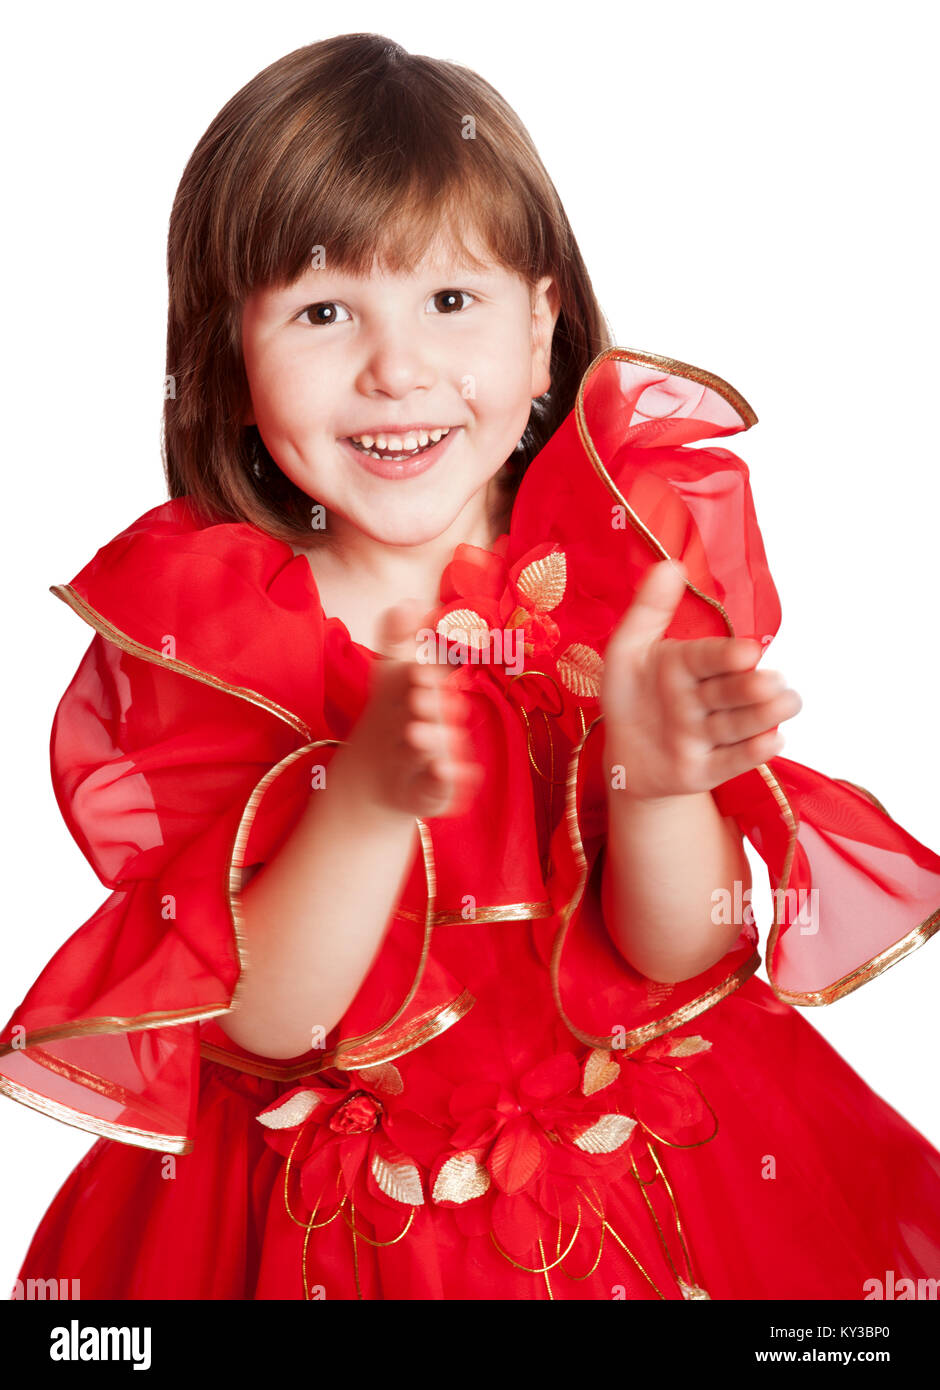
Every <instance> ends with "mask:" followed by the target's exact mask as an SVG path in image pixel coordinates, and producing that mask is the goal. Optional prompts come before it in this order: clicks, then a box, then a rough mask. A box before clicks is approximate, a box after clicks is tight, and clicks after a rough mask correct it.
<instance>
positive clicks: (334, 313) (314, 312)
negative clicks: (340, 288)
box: [297, 300, 348, 327]
mask: <svg viewBox="0 0 940 1390" xmlns="http://www.w3.org/2000/svg"><path fill="white" fill-rule="evenodd" d="M340 313H343V314H347V317H348V313H347V311H346V310H345V309H344V308H343V306H342V305H341V304H336V303H334V302H333V301H332V300H324V302H323V303H322V304H308V305H307V307H306V309H302V310H301V312H300V313H299V314H298V315H297V322H298V323H301V322H303V319H304V315H305V314H306V315H307V316H308V317H307V323H309V324H313V325H318V326H320V325H322V326H323V327H326V326H327V325H328V324H331V323H342V319H341V318H340V317H339V314H340Z"/></svg>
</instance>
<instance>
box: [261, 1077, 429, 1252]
mask: <svg viewBox="0 0 940 1390" xmlns="http://www.w3.org/2000/svg"><path fill="white" fill-rule="evenodd" d="M335 1075H336V1077H337V1078H338V1079H337V1080H336V1081H332V1080H329V1081H325V1080H324V1079H323V1078H324V1076H325V1073H322V1072H321V1073H317V1076H316V1082H315V1084H314V1085H311V1086H297V1087H295V1088H294V1089H293V1090H291V1091H288V1092H286V1093H285V1094H284V1095H282V1096H279V1097H278V1099H277V1100H276V1101H274V1102H272V1104H271V1105H269V1106H267V1107H266V1108H265V1109H264V1110H262V1111H261V1112H260V1114H258V1115H257V1116H256V1119H257V1120H258V1121H259V1123H261V1124H262V1125H264V1127H265V1139H266V1141H267V1143H268V1144H270V1146H271V1147H272V1148H273V1149H275V1150H276V1151H277V1152H278V1153H281V1154H283V1155H284V1156H285V1157H286V1158H288V1159H289V1160H290V1164H291V1166H292V1167H293V1166H296V1167H297V1168H299V1172H300V1191H301V1195H302V1197H303V1200H304V1203H305V1205H306V1207H307V1210H308V1212H310V1213H313V1214H314V1215H317V1213H323V1212H326V1213H328V1214H331V1213H332V1212H334V1211H335V1210H336V1208H337V1206H338V1204H340V1203H342V1202H343V1201H344V1199H346V1198H352V1202H353V1205H354V1206H355V1210H356V1212H357V1214H358V1213H361V1214H362V1215H363V1216H364V1217H365V1218H366V1219H367V1220H368V1221H371V1222H372V1224H373V1226H374V1227H375V1229H376V1234H377V1238H379V1239H384V1238H386V1237H387V1236H394V1235H395V1234H397V1232H398V1231H399V1230H400V1229H401V1218H402V1210H403V1208H404V1209H406V1210H407V1209H408V1208H412V1209H414V1208H416V1207H420V1206H423V1205H424V1202H425V1183H426V1174H427V1171H428V1166H429V1163H430V1161H431V1156H432V1155H433V1154H435V1153H436V1152H438V1150H439V1149H440V1145H441V1140H442V1138H443V1134H442V1131H441V1130H440V1128H439V1127H438V1126H436V1125H434V1124H432V1123H431V1122H430V1121H428V1120H427V1119H425V1117H424V1116H422V1115H419V1114H417V1113H415V1112H414V1111H412V1110H409V1109H407V1108H406V1107H405V1106H403V1105H402V1104H401V1103H400V1101H398V1100H397V1097H399V1096H400V1095H401V1094H402V1092H403V1089H404V1086H403V1083H402V1079H401V1074H400V1073H399V1071H398V1069H397V1067H394V1066H393V1065H392V1064H391V1063H385V1064H383V1065H382V1066H378V1067H369V1068H365V1069H363V1070H362V1071H359V1072H350V1073H343V1072H336V1073H335Z"/></svg>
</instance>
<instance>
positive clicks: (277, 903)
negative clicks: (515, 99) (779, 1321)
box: [0, 35, 940, 1300]
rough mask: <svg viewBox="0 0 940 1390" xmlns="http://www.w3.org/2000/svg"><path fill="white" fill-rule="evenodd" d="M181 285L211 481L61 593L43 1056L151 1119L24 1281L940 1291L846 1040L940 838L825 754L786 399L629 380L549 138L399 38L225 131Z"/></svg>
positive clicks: (18, 1092)
mask: <svg viewBox="0 0 940 1390" xmlns="http://www.w3.org/2000/svg"><path fill="white" fill-rule="evenodd" d="M169 279H170V311H169V334H168V356H167V363H168V365H167V371H168V377H167V391H166V396H167V399H166V413H165V445H166V467H167V475H168V481H169V491H170V500H169V501H167V502H165V503H163V504H162V505H159V506H157V507H155V508H153V509H152V510H151V511H148V512H147V513H145V514H144V515H143V516H141V517H139V518H138V519H137V520H136V521H134V522H133V523H132V524H131V525H129V526H128V527H127V529H126V530H124V531H122V532H121V534H120V535H118V536H116V537H115V538H114V539H113V540H111V541H110V542H108V544H106V545H105V546H103V547H102V548H101V549H100V550H98V551H97V553H96V554H95V555H94V557H93V558H92V559H91V560H90V561H89V562H88V564H87V565H86V566H85V567H84V569H82V570H81V571H80V573H79V574H78V575H77V576H76V577H75V578H74V579H73V580H72V582H71V583H70V584H62V585H55V586H53V592H54V593H55V594H57V596H58V597H59V598H61V599H63V600H64V601H65V602H66V603H68V604H69V605H70V606H71V607H72V608H73V609H74V610H75V612H76V613H77V614H78V616H79V617H81V618H82V619H84V620H85V621H86V622H87V623H89V624H90V625H91V626H92V627H93V628H94V629H95V633H94V636H93V638H92V640H91V644H90V646H89V647H88V650H87V652H86V654H85V656H84V658H83V660H82V662H81V664H80V666H79V669H78V671H77V672H76V674H75V676H74V678H73V680H72V682H71V684H70V685H69V687H68V689H67V690H66V692H65V695H64V696H63V698H62V701H61V702H60V705H59V708H58V711H57V714H56V718H55V723H54V727H53V731H52V745H51V753H52V773H53V782H54V787H55V792H56V796H57V799H58V802H59V805H60V808H61V810H62V813H63V815H64V817H65V819H66V821H67V823H68V826H69V828H70V830H71V832H72V833H73V835H74V836H75V838H76V840H77V842H78V843H79V845H80V846H81V848H82V850H83V852H84V853H85V854H86V856H87V858H88V860H89V862H90V863H91V865H92V867H93V868H94V869H95V871H96V873H97V874H98V876H99V877H100V878H101V880H102V882H103V883H104V884H105V886H106V887H107V888H108V889H109V890H110V895H109V896H108V897H107V899H106V900H105V902H104V903H103V904H102V906H101V907H100V908H99V910H98V911H97V912H96V913H95V914H94V916H93V917H92V918H91V919H90V920H89V921H88V922H86V923H85V924H84V925H83V926H82V927H81V928H80V929H79V930H78V931H77V932H76V933H75V934H74V935H73V936H72V937H71V938H70V940H69V941H67V942H66V944H65V945H64V946H63V947H62V948H61V949H60V950H59V951H58V952H57V954H56V955H55V956H54V958H53V959H52V961H51V962H50V963H49V965H48V966H47V967H46V969H45V970H44V971H43V973H42V974H41V976H40V978H39V980H38V981H37V982H36V983H35V984H34V985H33V987H32V989H31V990H30V991H29V992H28V994H27V996H26V998H25V1000H24V1001H23V1003H22V1005H21V1006H20V1008H18V1009H17V1010H16V1012H15V1013H14V1015H13V1018H12V1019H11V1020H10V1022H9V1024H8V1025H7V1027H6V1029H5V1030H4V1032H3V1034H2V1035H0V1089H2V1090H3V1092H4V1093H5V1094H6V1095H8V1096H10V1097H12V1098H13V1099H15V1100H19V1101H21V1102H23V1103H24V1104H26V1105H29V1106H32V1107H34V1108H36V1109H39V1110H41V1111H43V1112H44V1113H46V1114H49V1115H52V1116H54V1117H56V1118H58V1119H61V1120H64V1121H65V1122H66V1123H69V1124H72V1125H77V1126H79V1127H80V1128H83V1129H86V1130H89V1131H91V1132H92V1133H94V1134H96V1135H98V1136H99V1139H98V1142H97V1143H96V1144H95V1146H94V1147H93V1148H92V1149H91V1151H90V1152H89V1154H88V1155H87V1156H86V1158H85V1159H84V1160H83V1161H82V1163H81V1164H79V1166H78V1167H77V1168H76V1169H75V1171H74V1172H73V1173H72V1175H71V1176H70V1177H69V1179H68V1180H67V1181H66V1183H65V1184H64V1186H63V1187H62V1189H61V1191H60V1192H59V1194H58V1195H57V1197H56V1198H55V1200H54V1202H53V1203H52V1205H51V1207H50V1208H49V1211H48V1212H47V1214H46V1216H45V1217H44V1219H43V1221H42V1223H41V1225H40V1228H39V1230H38V1231H37V1233H36V1235H35V1237H34V1239H33V1242H32V1244H31V1246H30V1248H29V1251H28V1252H27V1255H26V1258H25V1261H24V1263H23V1267H22V1270H21V1274H20V1279H21V1280H22V1281H23V1284H24V1286H25V1284H26V1281H27V1280H29V1279H31V1278H43V1279H48V1278H55V1277H59V1276H62V1277H67V1278H69V1279H70V1280H73V1281H76V1280H77V1281H78V1284H79V1285H80V1290H81V1297H82V1298H84V1299H88V1298H119V1299H145V1298H195V1299H314V1298H324V1297H325V1298H328V1299H356V1298H361V1299H483V1298H487V1299H492V1298H497V1299H538V1298H547V1299H556V1298H561V1299H618V1298H625V1299H673V1300H681V1299H708V1298H711V1299H772V1298H783V1299H796V1298H822V1299H834V1298H846V1299H855V1300H863V1299H866V1298H879V1297H886V1296H890V1297H926V1296H927V1294H926V1293H925V1292H924V1288H925V1286H926V1283H927V1282H929V1281H930V1280H931V1279H932V1278H936V1276H937V1275H938V1273H940V1154H938V1153H937V1152H936V1151H935V1150H934V1149H933V1148H932V1147H931V1146H930V1144H928V1142H927V1141H926V1139H925V1138H924V1137H923V1136H922V1135H921V1134H919V1133H918V1132H917V1131H916V1130H915V1129H914V1128H913V1127H912V1126H911V1125H909V1124H908V1123H907V1122H906V1121H905V1120H904V1119H903V1118H902V1117H901V1116H900V1115H899V1114H898V1113H897V1112H896V1111H895V1110H893V1109H892V1108H891V1107H890V1106H889V1105H887V1104H886V1103H885V1102H884V1101H883V1100H881V1099H880V1097H878V1096H877V1095H876V1094H875V1093H874V1092H873V1091H872V1090H871V1089H870V1088H869V1087H868V1086H867V1085H866V1084H865V1083H864V1082H863V1081H862V1080H861V1078H860V1077H859V1076H858V1075H857V1074H856V1073H855V1072H854V1071H853V1070H852V1069H851V1068H850V1067H849V1066H848V1065H847V1063H846V1062H844V1061H843V1060H842V1058H841V1057H840V1056H839V1055H838V1054H837V1053H836V1052H835V1051H834V1050H833V1048H831V1047H830V1046H829V1045H828V1043H827V1042H826V1041H825V1040H824V1039H823V1038H822V1037H821V1036H820V1035H819V1034H818V1033H817V1032H816V1031H815V1030H814V1029H813V1028H812V1027H811V1026H810V1025H809V1024H808V1023H807V1022H806V1020H805V1018H804V1017H803V1015H802V1014H801V1013H799V1012H797V1010H796V1009H795V1008H794V1007H793V1006H794V1005H799V1006H801V1007H805V1006H809V1005H818V1004H826V1003H829V1002H831V1001H833V1000H835V999H838V998H840V997H841V996H842V995H844V994H846V993H848V992H849V991H851V990H853V989H856V988H858V987H859V986H860V985H861V984H863V983H865V982H866V981H868V980H870V979H873V978H874V977H875V976H877V975H879V974H880V973H881V972H882V971H883V970H884V969H886V968H887V967H888V966H890V965H892V964H893V963H894V962H896V961H897V960H899V959H900V958H901V957H902V956H904V955H907V954H908V953H909V952H910V951H912V950H913V949H914V948H915V947H917V946H919V945H921V944H923V942H925V941H926V940H927V939H928V938H929V937H931V936H932V935H933V934H934V933H935V932H936V931H937V928H938V926H940V911H937V910H936V904H937V902H938V893H940V857H938V856H937V855H936V854H934V853H933V852H932V851H931V850H929V849H927V848H926V847H925V846H923V845H921V844H919V843H918V842H917V841H916V840H914V839H913V838H912V837H911V836H910V835H909V834H907V833H906V832H905V831H904V830H903V829H902V828H901V827H900V826H899V825H897V824H896V823H895V822H894V821H893V820H892V819H891V818H890V817H889V816H888V814H887V813H886V811H885V810H884V808H883V807H882V806H881V803H880V802H878V801H877V800H876V798H875V797H874V796H872V795H871V793H869V792H867V791H866V790H865V789H864V788H861V787H858V786H856V785H854V784H853V783H851V782H847V781H844V780H836V779H833V778H829V777H827V776H825V775H823V774H821V773H819V772H816V771H814V770H813V769H811V768H808V767H805V766H803V765H802V764H799V763H796V762H792V761H790V760H787V759H784V758H782V757H780V756H779V753H780V749H781V746H782V738H781V736H780V734H779V725H780V724H781V723H782V722H783V721H785V720H787V719H790V718H791V717H792V716H793V715H794V714H796V713H797V711H798V710H799V708H800V699H799V696H798V695H797V694H796V693H795V692H794V691H792V690H788V689H787V688H786V687H785V685H784V683H783V682H782V680H780V679H779V677H778V676H776V675H775V674H774V673H773V672H770V671H766V670H758V669H757V667H758V662H759V659H760V657H761V655H762V653H763V650H764V648H765V647H766V645H767V643H769V642H770V641H771V639H772V638H773V636H774V634H775V632H776V630H777V627H778V625H779V621H780V608H779V603H778V601H777V595H776V591H775V589H774V585H773V581H772V579H771V576H770V573H769V571H768V568H767V562H766V557H765V554H764V549H763V545H762V541H761V536H760V531H759V529H758V526H757V521H756V518H755V515H754V509H753V505H752V501H751V494H750V490H749V485H748V474H747V469H746V466H745V465H744V463H743V462H742V461H741V460H740V459H739V458H737V457H736V456H735V455H734V454H733V453H731V452H730V451H729V450H727V449H724V448H721V447H717V446H713V445H710V444H708V443H706V444H705V446H703V447H699V448H695V447H689V446H690V445H694V443H695V442H696V441H701V440H706V441H708V440H710V439H711V438H712V437H714V436H720V435H730V434H734V433H736V432H738V431H741V430H745V429H747V428H749V427H750V426H751V425H753V424H754V423H755V421H756V416H755V415H754V412H753V411H752V410H751V408H750V406H749V405H748V404H747V402H746V401H745V400H744V399H743V397H742V396H741V395H739V393H738V392H737V391H736V390H734V388H733V387H731V386H730V385H728V384H727V383H726V382H724V381H722V380H721V378H720V377H717V376H715V375H714V374H712V373H710V372H707V371H704V370H702V369H699V368H695V367H691V366H689V365H687V364H685V363H682V362H677V361H674V360H672V359H668V358H663V357H659V356H656V355H653V354H650V353H645V352H639V351H633V350H628V349H625V348H617V347H612V346H611V345H610V342H609V339H608V337H607V334H606V331H605V328H604V325H603V317H602V315H601V312H600V310H599V307H598V304H597V301H596V299H595V297H594V293H593V290H592V288H591V284H590V280H589V278H588V275H587V272H586V270H585V268H584V265H583V262H582V259H581V255H580V253H579V251H578V247H577V244H576V242H575V239H574V237H573V235H572V232H571V228H570V226H569V224H568V221H567V218H566V216H565V213H564V211H563V209H562V207H561V204H560V202H559V199H558V196H557V193H556V191H555V189H554V187H553V185H552V183H551V181H550V180H549V178H548V176H547V174H546V173H545V171H544V169H543V167H542V165H541V163H540V161H539V158H538V156H537V154H536V152H535V150H534V148H533V146H532V143H531V140H530V138H529V136H528V134H527V132H526V131H525V129H524V128H523V127H522V125H521V123H520V122H519V120H518V118H517V117H516V116H515V114H514V113H513V112H512V111H511V110H510V109H509V108H508V107H507V105H506V103H505V102H504V101H503V100H502V99H501V98H500V97H499V95H498V94H497V93H496V92H495V91H494V90H493V89H492V88H491V87H490V86H489V85H488V84H487V83H485V82H484V81H483V80H482V79H481V78H479V77H477V76H476V75H475V74H473V73H471V72H469V71H467V70H466V69H464V68H461V67H457V66H455V65H453V64H451V63H446V62H440V61H435V60H432V59H429V58H424V57H416V56H413V55H410V54H408V53H406V52H405V51H403V50H402V49H401V48H400V47H398V45H396V44H394V43H391V42H390V41H388V40H386V39H383V38H379V37H376V36H374V35H349V36H343V37H340V38H334V39H330V40H328V41H326V42H323V43H318V44H314V45H312V46H310V47H306V48H302V49H299V50H298V51H296V52H294V53H291V54H289V55H287V56H286V57H285V58H283V59H281V60H280V61H279V62H276V63H274V64H272V65H271V66H270V67H269V68H266V69H265V70H264V71H263V72H261V73H260V74H259V75H258V76H257V77H256V78H254V79H253V80H252V81H251V82H249V83H248V84H247V85H246V86H245V87H244V88H243V89H242V90H241V91H240V92H238V93H237V94H236V95H235V96H234V97H233V98H232V100H231V101H230V102H229V103H228V104H227V105H226V107H225V108H224V109H223V110H222V111H221V112H220V114H219V115H218V116H217V118H216V119H215V120H214V121H213V123H212V125H211V126H210V127H209V129H208V131H207V132H206V134H205V135H204V136H203V138H202V140H201V141H200V142H199V145H198V147H197V149H196V151H195V153H194V154H193V156H192V159H191V160H190V162H189V165H188V166H187V168H186V171H185V173H184V175H183V179H182V182H181V185H180V188H179V191H178V194H177V198H176V202H175V206H174V209H173V215H172V220H171V226H170V238H169ZM744 836H746V837H747V838H748V839H749V840H750V842H751V844H752V845H753V847H754V848H755V850H756V851H757V853H758V854H759V855H760V856H761V858H762V859H763V860H764V861H765V862H766V864H767V867H768V874H769V880H770V884H771V887H772V889H773V890H774V919H773V925H772V929H771V932H770V937H769V942H768V946H767V963H768V974H769V978H770V981H771V986H772V987H771V986H768V985H767V984H765V983H764V982H763V981H761V980H760V979H758V978H757V976H756V975H755V973H754V972H755V970H756V968H757V966H758V965H759V963H760V959H761V958H760V954H759V952H758V950H757V944H758V933H757V929H756V926H755V923H754V918H753V914H752V913H751V911H750V887H751V885H750V874H749V868H748V861H747V858H746V856H745V854H744V849H743V837H744ZM888 1280H890V1282H891V1290H892V1292H891V1293H890V1294H888V1293H887V1292H886V1281H888Z"/></svg>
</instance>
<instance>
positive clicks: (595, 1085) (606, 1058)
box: [581, 1047, 620, 1096]
mask: <svg viewBox="0 0 940 1390" xmlns="http://www.w3.org/2000/svg"><path fill="white" fill-rule="evenodd" d="M619 1075H620V1065H619V1063H617V1062H615V1061H614V1058H613V1054H612V1053H610V1052H607V1051H606V1050H605V1049H604V1048H602V1047H595V1048H594V1050H593V1051H592V1052H589V1053H588V1055H587V1060H586V1061H585V1063H584V1074H583V1075H582V1077H581V1094H582V1095H583V1096H593V1095H594V1093H595V1091H603V1089H604V1087H605V1086H609V1085H610V1084H611V1082H612V1081H616V1080H617V1077H618V1076H619Z"/></svg>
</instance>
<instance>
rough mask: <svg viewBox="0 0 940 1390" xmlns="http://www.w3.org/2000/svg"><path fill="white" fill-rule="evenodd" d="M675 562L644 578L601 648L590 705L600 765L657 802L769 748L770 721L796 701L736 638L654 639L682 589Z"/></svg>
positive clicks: (737, 768) (707, 782) (796, 707)
mask: <svg viewBox="0 0 940 1390" xmlns="http://www.w3.org/2000/svg"><path fill="white" fill-rule="evenodd" d="M684 574H685V570H684V567H683V566H682V565H681V564H673V562H671V561H669V560H664V561H662V562H660V563H658V564H655V565H653V566H652V568H651V569H650V570H649V571H648V573H647V574H646V575H645V576H644V579H643V582H642V584H641V585H640V587H639V589H638V590H637V593H636V596H635V598H634V600H633V603H632V604H631V605H630V607H629V609H628V610H627V612H626V614H625V616H624V617H623V619H622V620H621V622H620V624H619V626H618V627H617V628H615V630H614V633H613V635H612V637H611V639H610V642H609V643H608V646H607V651H606V653H605V656H604V669H603V673H602V677H601V692H600V703H601V709H602V712H603V714H604V716H605V724H606V736H605V758H606V762H607V765H608V767H610V766H612V765H617V764H620V765H622V767H623V769H624V773H623V776H624V783H625V791H626V793H627V795H629V796H632V797H635V798H640V799H643V800H658V799H660V798H664V797H670V796H683V795H687V794H691V793H695V792H702V791H710V790H711V788H712V787H716V786H718V785H719V783H721V782H726V781H728V779H729V778H731V777H737V776H738V775H739V774H740V773H742V772H747V771H749V770H750V769H751V768H754V767H757V766H758V764H760V763H763V762H766V761H767V759H768V758H771V757H773V755H774V754H775V753H779V752H780V749H781V748H782V747H783V741H784V740H783V736H782V735H781V734H780V733H779V732H778V730H777V725H778V724H779V723H780V722H781V721H782V720H784V719H792V717H793V716H794V715H795V714H797V713H798V712H799V711H800V710H801V709H802V707H803V701H802V700H801V699H800V697H799V695H798V694H797V693H796V691H795V690H789V689H787V687H786V683H785V681H784V680H783V677H782V676H781V675H780V674H779V673H778V672H776V671H757V670H755V669H754V668H755V667H756V665H757V662H758V661H759V660H760V657H761V653H762V649H761V646H760V643H758V642H756V641H754V640H753V639H751V638H744V637H703V638H700V639H690V640H683V639H676V638H668V637H667V638H663V637H662V634H663V633H664V632H665V630H666V628H667V627H668V626H669V624H670V622H671V621H672V617H673V614H674V613H675V610H676V608H677V607H678V605H679V601H680V599H681V598H682V595H683V593H684V591H685V584H684V582H683V576H684Z"/></svg>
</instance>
